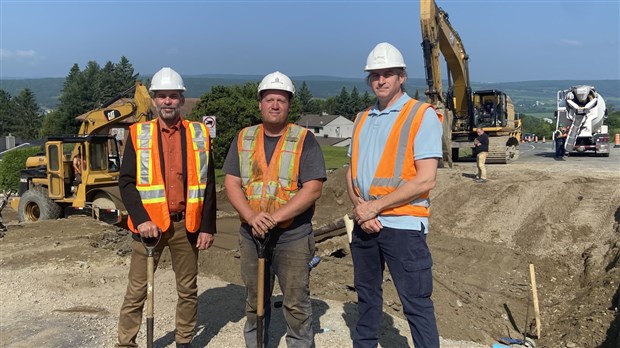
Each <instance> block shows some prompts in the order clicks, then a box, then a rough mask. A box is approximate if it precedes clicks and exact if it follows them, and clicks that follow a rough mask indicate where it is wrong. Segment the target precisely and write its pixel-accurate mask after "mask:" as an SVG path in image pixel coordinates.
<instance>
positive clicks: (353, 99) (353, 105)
mask: <svg viewBox="0 0 620 348" xmlns="http://www.w3.org/2000/svg"><path fill="white" fill-rule="evenodd" d="M349 106H350V109H349V113H350V115H349V117H347V118H348V119H350V120H352V119H354V118H355V115H356V114H357V113H358V112H359V111H360V110H362V108H364V106H362V99H361V98H360V93H359V92H358V91H357V87H356V86H353V90H351V95H350V97H349Z"/></svg>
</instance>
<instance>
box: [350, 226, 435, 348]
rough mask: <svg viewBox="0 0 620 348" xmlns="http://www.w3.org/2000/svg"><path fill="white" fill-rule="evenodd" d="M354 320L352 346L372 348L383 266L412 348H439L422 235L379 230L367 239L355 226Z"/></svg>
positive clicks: (375, 342) (429, 262)
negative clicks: (400, 304)
mask: <svg viewBox="0 0 620 348" xmlns="http://www.w3.org/2000/svg"><path fill="white" fill-rule="evenodd" d="M351 255H352V256H353V266H354V276H355V279H354V283H355V290H356V291H357V297H358V311H359V320H358V322H357V326H356V327H355V331H354V333H353V347H364V348H366V347H377V345H378V342H379V338H378V330H379V324H380V323H381V316H382V314H383V289H382V287H381V286H382V283H383V271H384V269H385V264H386V263H387V265H388V268H389V271H390V274H391V275H392V280H393V281H394V286H395V287H396V290H397V291H398V296H399V297H400V301H401V303H402V304H403V311H404V314H405V316H406V318H407V321H408V323H409V328H410V330H411V336H412V338H413V342H414V344H415V347H416V348H431V347H432V348H436V347H439V333H438V331H437V323H436V320H435V309H434V307H433V301H432V300H431V294H432V293H433V276H432V271H431V266H432V263H433V261H432V258H431V254H430V250H429V249H428V246H427V245H426V235H425V234H424V231H416V230H400V229H395V228H389V227H383V229H382V230H381V232H379V233H373V234H367V233H366V232H364V231H362V229H361V228H360V226H358V225H356V226H355V229H354V231H353V241H352V243H351Z"/></svg>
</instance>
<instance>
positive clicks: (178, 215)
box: [170, 211, 185, 222]
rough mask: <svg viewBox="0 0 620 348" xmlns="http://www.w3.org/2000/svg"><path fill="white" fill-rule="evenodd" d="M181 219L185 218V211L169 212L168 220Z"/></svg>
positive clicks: (175, 220)
mask: <svg viewBox="0 0 620 348" xmlns="http://www.w3.org/2000/svg"><path fill="white" fill-rule="evenodd" d="M183 219H185V212H182V211H180V212H178V213H170V221H173V222H179V221H181V220H183Z"/></svg>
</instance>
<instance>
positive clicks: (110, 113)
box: [103, 109, 121, 121]
mask: <svg viewBox="0 0 620 348" xmlns="http://www.w3.org/2000/svg"><path fill="white" fill-rule="evenodd" d="M103 114H104V115H105V117H106V118H107V119H108V121H111V120H113V119H115V118H117V117H120V116H121V112H120V111H118V110H116V109H112V110H105V111H104V112H103Z"/></svg>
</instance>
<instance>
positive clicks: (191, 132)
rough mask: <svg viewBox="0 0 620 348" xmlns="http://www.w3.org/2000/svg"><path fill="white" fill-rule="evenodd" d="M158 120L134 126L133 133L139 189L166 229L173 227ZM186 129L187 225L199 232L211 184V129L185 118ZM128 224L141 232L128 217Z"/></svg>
mask: <svg viewBox="0 0 620 348" xmlns="http://www.w3.org/2000/svg"><path fill="white" fill-rule="evenodd" d="M157 122H158V120H157V119H155V120H152V121H149V122H143V123H137V124H134V125H132V126H131V127H130V128H129V130H130V136H131V137H132V141H133V144H134V148H135V151H136V158H137V163H136V189H137V190H138V193H139V194H140V200H141V202H142V205H143V206H144V209H145V210H146V211H147V213H148V214H149V218H150V219H151V221H153V223H155V224H156V225H157V227H159V228H160V229H161V230H162V231H164V232H165V231H167V230H168V228H169V227H170V211H169V210H168V201H167V199H166V190H165V187H166V186H165V181H164V178H163V175H162V168H161V156H160V153H159V134H158V124H157ZM181 123H182V126H183V127H184V128H185V129H186V134H185V142H186V148H187V158H186V159H185V161H184V162H185V163H186V164H187V183H186V185H187V191H186V200H187V201H186V204H185V227H186V229H187V231H189V232H196V231H198V229H199V228H200V223H201V221H202V207H203V204H204V196H205V191H206V187H207V176H208V175H207V173H208V166H209V151H210V147H211V145H210V139H209V136H208V135H209V132H208V131H207V129H206V126H204V125H203V124H202V123H199V122H189V121H186V120H181ZM128 227H129V228H130V230H132V231H133V232H137V229H136V227H135V226H134V225H133V222H132V221H131V216H130V217H129V219H128Z"/></svg>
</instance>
